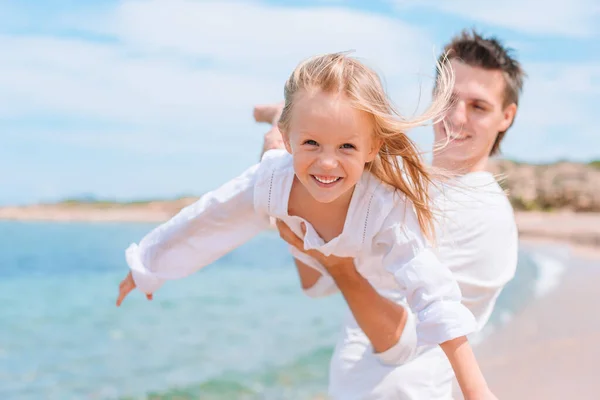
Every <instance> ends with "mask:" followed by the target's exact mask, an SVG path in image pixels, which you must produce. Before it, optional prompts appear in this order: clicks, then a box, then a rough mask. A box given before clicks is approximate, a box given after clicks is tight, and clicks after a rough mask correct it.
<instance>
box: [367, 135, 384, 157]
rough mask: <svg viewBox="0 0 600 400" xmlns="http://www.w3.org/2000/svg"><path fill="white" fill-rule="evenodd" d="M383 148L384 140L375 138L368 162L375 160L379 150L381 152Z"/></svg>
mask: <svg viewBox="0 0 600 400" xmlns="http://www.w3.org/2000/svg"><path fill="white" fill-rule="evenodd" d="M381 146H383V140H381V139H380V138H378V137H374V138H373V140H372V142H371V151H369V154H368V155H367V162H371V161H373V160H375V157H377V154H378V153H379V150H381Z"/></svg>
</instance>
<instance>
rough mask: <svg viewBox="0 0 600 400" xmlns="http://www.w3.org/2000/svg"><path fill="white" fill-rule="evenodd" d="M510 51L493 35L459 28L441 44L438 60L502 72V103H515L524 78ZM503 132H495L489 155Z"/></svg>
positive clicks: (498, 147)
mask: <svg viewBox="0 0 600 400" xmlns="http://www.w3.org/2000/svg"><path fill="white" fill-rule="evenodd" d="M513 51H514V50H513V49H511V48H508V47H505V46H504V45H503V44H502V43H501V42H500V41H499V40H498V39H497V38H496V37H483V36H482V35H481V34H479V33H477V32H476V31H475V30H472V31H470V32H469V31H462V32H461V33H460V34H458V35H457V36H455V37H454V38H452V40H451V41H450V43H448V44H447V45H446V46H445V47H444V52H443V54H442V55H441V56H440V59H439V61H440V62H443V61H446V62H448V61H450V60H453V59H457V60H460V61H461V62H463V63H465V64H467V65H469V66H471V67H478V68H483V69H487V70H499V71H502V74H503V75H504V82H505V83H506V86H505V90H504V103H503V106H504V107H506V106H508V105H510V104H512V103H515V104H516V105H518V104H519V95H520V94H521V92H522V91H523V80H524V78H525V77H526V74H525V71H523V68H522V67H521V64H520V63H519V62H518V61H517V60H516V58H515V57H514V56H513V54H512V53H513ZM513 121H514V119H513ZM510 126H512V122H511V124H510ZM510 126H509V128H510ZM507 130H508V129H507ZM505 134H506V131H504V132H498V136H497V137H496V140H495V142H494V145H493V146H492V150H491V151H490V156H493V155H495V154H498V153H499V152H500V143H501V142H502V139H503V138H504V135H505Z"/></svg>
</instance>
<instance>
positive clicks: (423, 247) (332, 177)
mask: <svg viewBox="0 0 600 400" xmlns="http://www.w3.org/2000/svg"><path fill="white" fill-rule="evenodd" d="M439 77H440V78H439V81H438V82H437V86H436V87H437V92H436V98H435V100H434V102H433V103H432V105H431V107H430V108H429V110H428V111H427V112H425V113H424V114H423V115H422V116H420V117H419V118H416V119H415V120H411V121H407V120H404V119H402V118H400V117H398V116H397V115H395V114H394V113H393V110H392V107H391V105H390V102H389V100H388V99H387V97H386V95H385V92H384V90H383V88H382V85H381V82H380V80H379V77H378V76H377V74H376V73H375V72H373V71H372V70H371V69H369V68H368V67H366V66H365V65H363V64H362V63H360V62H359V61H357V60H356V59H353V58H350V57H348V56H346V55H344V54H339V53H336V54H328V55H324V56H317V57H313V58H311V59H308V60H306V61H304V62H302V63H301V64H300V65H298V67H296V69H295V70H294V71H293V73H292V74H291V76H290V77H289V79H288V81H287V82H286V85H285V91H284V96H285V105H284V108H283V112H282V115H281V118H280V122H279V129H280V131H281V132H282V135H283V140H284V143H285V148H286V150H287V151H284V150H271V151H268V152H266V153H265V155H264V156H263V158H262V161H261V162H260V163H259V164H257V165H255V166H253V167H251V168H249V169H248V170H246V171H245V172H244V173H243V174H242V175H240V176H239V177H237V178H235V179H233V180H231V181H230V182H228V183H226V184H224V185H223V186H221V187H220V188H218V189H217V190H214V191H212V192H210V193H207V194H205V195H203V196H202V197H201V198H200V199H199V200H198V201H197V202H196V203H194V204H192V205H190V206H188V207H186V208H184V209H183V210H182V211H181V212H179V213H178V214H177V215H176V216H175V217H173V218H172V219H171V220H169V221H167V222H166V223H164V224H162V225H160V226H158V227H157V228H155V229H154V230H153V231H151V232H150V233H149V234H148V235H147V236H146V237H144V238H143V240H142V241H141V242H140V244H139V245H136V244H132V245H131V246H130V247H129V248H128V249H127V251H126V259H127V263H128V264H129V267H130V269H131V271H130V273H129V274H128V275H127V277H126V278H125V279H124V280H123V282H122V283H121V285H120V294H119V298H118V300H117V305H120V304H121V302H122V301H123V299H124V298H125V297H126V296H127V294H128V293H129V292H131V291H132V290H133V289H134V288H135V287H137V288H138V289H140V290H141V291H142V292H144V293H146V295H147V296H149V297H151V296H152V293H154V292H155V291H156V290H157V289H158V288H159V287H160V286H161V285H162V284H163V283H164V282H165V281H166V280H170V279H179V278H183V277H185V276H188V275H190V274H192V273H194V272H196V271H198V270H199V269H201V268H202V267H204V266H206V265H208V264H210V263H212V262H214V261H215V260H217V259H218V258H220V257H222V256H223V255H225V254H226V253H228V252H230V251H232V250H233V249H235V248H236V247H238V246H240V245H241V244H243V243H245V242H246V241H248V240H249V239H251V238H252V237H253V236H255V235H256V234H258V233H259V232H261V231H263V230H265V229H268V228H269V226H270V218H276V219H278V220H280V221H282V222H283V223H285V224H286V225H288V226H289V227H290V228H291V229H292V230H293V231H294V232H295V233H296V234H297V235H299V236H303V241H304V248H305V249H306V250H315V251H318V252H320V253H322V254H324V255H325V256H329V255H333V256H337V257H351V258H352V259H353V260H354V263H355V266H356V270H357V271H358V272H359V273H360V275H362V276H363V277H364V278H366V279H367V280H368V282H369V283H370V284H371V285H372V287H373V288H375V289H376V291H377V292H378V293H380V294H381V295H382V296H389V297H390V299H392V298H393V301H396V300H397V298H398V296H400V297H402V298H405V299H406V300H407V302H408V304H409V305H410V307H411V308H412V310H413V311H414V312H415V313H417V315H418V317H419V323H418V325H417V335H418V340H419V343H420V344H423V345H431V344H440V345H441V347H442V348H443V349H444V351H445V353H446V355H447V357H448V359H449V361H450V363H451V364H452V367H453V369H454V371H455V374H456V377H457V379H458V382H459V384H460V387H461V390H462V391H463V394H464V395H465V398H467V399H494V396H493V395H492V394H491V393H490V392H489V389H488V387H487V384H486V382H485V380H484V378H483V376H482V374H481V372H480V370H479V366H478V365H477V362H476V360H475V358H474V356H473V353H472V351H471V348H470V347H469V344H468V342H466V339H465V335H467V334H469V333H471V332H473V331H474V329H475V320H474V318H473V315H472V314H471V313H470V312H469V311H468V309H467V308H466V307H464V306H463V305H462V304H461V293H460V290H459V289H458V285H457V284H456V282H455V281H454V280H453V278H452V275H451V273H450V271H449V270H448V269H447V268H445V267H444V266H443V265H441V264H440V262H439V261H438V260H437V258H436V257H435V255H434V253H433V252H432V250H431V249H430V248H429V247H428V244H427V243H428V240H427V239H430V238H433V234H434V232H433V228H432V226H433V213H432V210H431V205H430V199H429V197H428V184H429V183H430V181H431V178H430V176H429V174H428V172H427V171H426V167H425V165H424V163H423V162H422V160H421V158H420V156H419V154H418V151H417V149H416V148H415V146H414V145H413V143H412V142H411V141H410V140H409V139H408V137H407V136H406V135H405V132H406V131H407V130H408V129H410V128H413V127H415V126H418V125H421V124H423V123H424V122H426V121H429V120H431V119H439V118H441V116H442V115H443V112H444V110H445V107H446V106H447V105H448V100H449V98H450V94H451V92H452V84H451V83H452V77H453V76H452V72H451V71H450V70H449V69H448V67H447V66H445V65H443V64H442V65H440V74H439ZM400 163H401V164H400ZM307 264H308V265H310V266H311V267H313V268H315V269H318V270H319V272H321V273H322V274H324V275H327V274H328V271H327V270H326V269H325V268H322V265H320V264H319V263H318V262H307ZM349 342H351V338H349V337H348V336H344V337H342V338H341V339H340V343H338V347H339V346H344V345H346V344H347V343H349ZM345 372H346V371H344V370H343V368H341V369H340V370H339V371H331V373H332V374H338V375H340V374H341V375H343V374H344V373H345ZM347 384H349V385H353V384H354V385H357V386H356V391H353V390H352V388H349V390H348V391H347V393H353V392H354V393H359V392H360V391H361V390H363V389H360V390H359V386H360V385H361V384H363V383H361V382H360V381H359V380H358V381H356V382H347ZM389 396H390V394H387V395H386V394H382V395H381V396H380V397H377V396H373V395H371V397H369V398H394V397H393V395H392V396H391V397H389ZM425 397H426V396H425Z"/></svg>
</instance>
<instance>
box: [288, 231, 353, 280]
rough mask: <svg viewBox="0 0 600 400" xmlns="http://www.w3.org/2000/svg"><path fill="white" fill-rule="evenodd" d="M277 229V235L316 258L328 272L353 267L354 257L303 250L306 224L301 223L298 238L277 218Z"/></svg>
mask: <svg viewBox="0 0 600 400" xmlns="http://www.w3.org/2000/svg"><path fill="white" fill-rule="evenodd" d="M277 229H278V230H279V236H280V237H281V238H282V239H283V240H285V241H286V242H287V243H288V244H291V245H292V246H294V247H295V248H297V249H298V250H300V251H301V252H303V253H305V254H308V255H309V256H311V257H312V258H314V259H315V260H317V261H318V262H319V263H320V264H321V265H322V266H324V267H325V269H326V270H327V271H328V272H329V273H330V274H332V273H335V272H336V271H337V270H338V269H340V268H348V267H351V268H355V267H354V259H353V258H350V257H337V256H333V255H332V256H326V255H324V254H323V253H321V252H320V251H317V250H304V241H303V238H304V235H305V234H306V226H304V223H303V224H302V238H299V237H298V236H297V235H296V234H295V233H294V232H293V231H292V230H291V229H290V227H289V226H287V225H286V224H285V223H284V222H283V221H281V220H279V219H278V220H277Z"/></svg>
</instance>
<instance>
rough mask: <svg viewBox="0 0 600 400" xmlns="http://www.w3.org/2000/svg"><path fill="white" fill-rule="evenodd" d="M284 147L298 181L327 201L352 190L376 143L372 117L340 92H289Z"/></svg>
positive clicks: (377, 149)
mask: <svg viewBox="0 0 600 400" xmlns="http://www.w3.org/2000/svg"><path fill="white" fill-rule="evenodd" d="M283 134H284V141H285V146H286V149H287V151H288V152H290V153H291V154H292V155H293V158H294V170H295V173H296V176H297V178H298V180H299V181H300V182H301V183H302V185H303V186H304V187H305V188H306V189H307V190H308V192H309V193H310V194H311V195H312V197H313V198H314V199H315V200H317V201H319V202H321V203H330V202H333V201H335V200H336V199H338V198H340V197H341V196H343V195H344V194H348V193H350V194H351V193H352V189H353V188H354V185H356V183H357V182H358V180H359V179H360V177H361V176H362V173H363V171H364V169H365V163H367V162H371V161H373V160H374V159H375V157H376V155H377V152H378V151H379V147H380V144H378V143H377V141H376V140H375V138H374V135H373V120H372V117H371V116H370V115H369V114H368V113H366V112H364V111H361V110H357V109H356V108H354V107H352V105H351V103H350V101H349V99H348V98H347V97H346V96H344V95H342V94H330V93H326V92H323V91H321V90H315V91H310V92H307V91H301V92H299V93H297V94H296V95H295V97H294V102H293V108H292V113H291V119H290V125H289V130H288V131H287V132H283Z"/></svg>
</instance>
